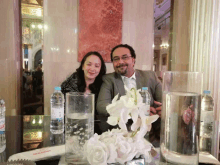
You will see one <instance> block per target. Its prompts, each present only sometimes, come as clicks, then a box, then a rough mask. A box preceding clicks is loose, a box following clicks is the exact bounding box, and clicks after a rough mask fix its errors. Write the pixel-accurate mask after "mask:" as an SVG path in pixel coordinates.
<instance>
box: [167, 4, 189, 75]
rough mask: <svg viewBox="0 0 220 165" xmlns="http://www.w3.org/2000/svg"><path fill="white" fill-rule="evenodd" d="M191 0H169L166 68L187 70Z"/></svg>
mask: <svg viewBox="0 0 220 165" xmlns="http://www.w3.org/2000/svg"><path fill="white" fill-rule="evenodd" d="M191 3H192V1H191V0H184V1H181V0H171V18H170V41H171V43H170V44H169V45H170V50H169V58H168V60H169V61H168V63H169V66H168V70H171V71H188V70H189V50H190V44H189V43H190V37H189V34H190V31H189V28H190V9H191V8H190V7H191Z"/></svg>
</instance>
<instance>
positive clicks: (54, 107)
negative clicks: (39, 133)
mask: <svg viewBox="0 0 220 165" xmlns="http://www.w3.org/2000/svg"><path fill="white" fill-rule="evenodd" d="M50 103H51V123H50V131H51V133H52V134H61V133H63V132H64V96H63V94H62V92H61V88H60V87H55V88H54V93H53V94H52V95H51V99H50Z"/></svg>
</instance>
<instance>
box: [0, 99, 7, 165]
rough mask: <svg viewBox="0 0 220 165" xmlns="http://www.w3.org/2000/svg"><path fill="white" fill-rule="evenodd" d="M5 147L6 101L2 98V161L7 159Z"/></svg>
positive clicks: (0, 154) (0, 110) (0, 118)
mask: <svg viewBox="0 0 220 165" xmlns="http://www.w3.org/2000/svg"><path fill="white" fill-rule="evenodd" d="M5 148H6V139H5V101H4V100H3V99H0V162H4V161H6V157H5Z"/></svg>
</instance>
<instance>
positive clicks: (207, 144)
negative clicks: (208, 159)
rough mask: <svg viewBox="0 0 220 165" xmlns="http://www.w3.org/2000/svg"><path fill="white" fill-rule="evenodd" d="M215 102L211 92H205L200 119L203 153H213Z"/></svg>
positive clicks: (201, 149)
mask: <svg viewBox="0 0 220 165" xmlns="http://www.w3.org/2000/svg"><path fill="white" fill-rule="evenodd" d="M213 107H214V100H213V98H212V96H211V95H210V91H208V90H204V92H203V95H202V104H201V117H200V142H199V149H200V151H203V152H209V153H211V149H212V139H213V127H214V111H213Z"/></svg>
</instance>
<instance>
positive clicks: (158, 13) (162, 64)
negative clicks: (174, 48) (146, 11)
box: [153, 0, 171, 80]
mask: <svg viewBox="0 0 220 165" xmlns="http://www.w3.org/2000/svg"><path fill="white" fill-rule="evenodd" d="M170 7H171V0H155V2H154V46H153V47H154V67H153V70H154V71H155V72H156V73H157V75H158V78H159V79H160V80H162V75H163V73H164V72H165V71H168V60H167V59H168V57H167V55H168V54H169V47H170V45H169V43H170V39H169V33H170Z"/></svg>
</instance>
